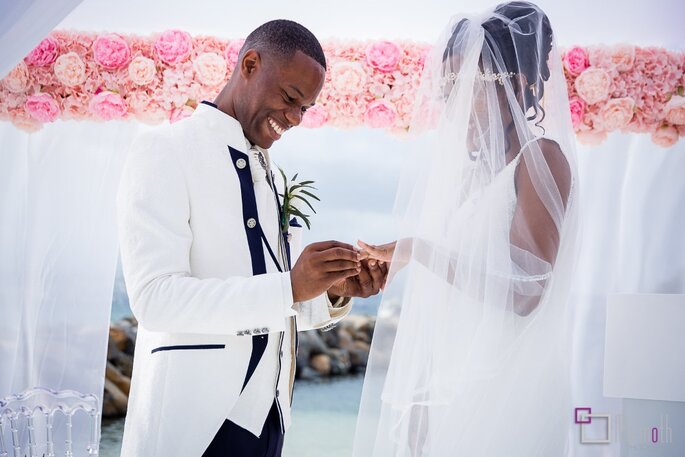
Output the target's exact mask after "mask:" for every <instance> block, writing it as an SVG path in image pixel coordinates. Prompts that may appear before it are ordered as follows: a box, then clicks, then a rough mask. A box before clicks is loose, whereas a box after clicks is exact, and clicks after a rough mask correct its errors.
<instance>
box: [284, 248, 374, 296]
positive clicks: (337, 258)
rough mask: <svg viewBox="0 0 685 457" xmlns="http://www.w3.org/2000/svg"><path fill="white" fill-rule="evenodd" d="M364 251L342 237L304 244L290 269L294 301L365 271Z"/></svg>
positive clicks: (314, 294) (320, 291) (319, 292)
mask: <svg viewBox="0 0 685 457" xmlns="http://www.w3.org/2000/svg"><path fill="white" fill-rule="evenodd" d="M361 259H362V255H361V254H360V253H359V252H357V251H356V250H355V249H354V247H353V246H352V245H350V244H345V243H341V242H339V241H323V242H320V243H313V244H310V245H309V246H307V247H306V248H304V251H302V254H300V257H299V258H298V259H297V262H296V263H295V266H294V267H293V269H292V270H291V271H290V282H291V284H292V289H293V301H294V302H296V303H297V302H302V301H307V300H311V299H312V298H315V297H318V296H319V295H321V294H323V293H324V292H326V291H327V290H328V289H330V288H331V286H332V285H333V284H335V283H337V282H338V281H345V279H346V278H349V277H351V276H356V275H357V274H359V272H360V271H362V265H361Z"/></svg>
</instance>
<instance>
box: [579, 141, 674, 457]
mask: <svg viewBox="0 0 685 457" xmlns="http://www.w3.org/2000/svg"><path fill="white" fill-rule="evenodd" d="M578 160H579V175H580V183H581V186H580V197H581V198H580V200H581V214H582V223H581V227H582V231H583V233H582V238H583V246H582V249H581V258H580V261H579V265H578V275H577V278H576V284H577V288H576V291H577V292H578V294H579V296H580V297H581V299H580V300H579V301H578V303H577V304H576V307H575V309H574V311H575V313H574V328H575V332H574V335H573V344H574V370H573V385H574V386H575V391H574V406H575V407H591V408H592V411H593V413H600V414H602V413H603V414H609V415H610V416H611V417H612V424H613V425H612V434H613V435H614V436H612V437H611V443H610V444H602V445H590V444H582V443H581V442H580V426H579V425H575V424H574V426H573V429H572V431H571V434H572V439H571V444H572V447H573V452H572V454H571V455H573V456H578V457H580V456H582V457H599V456H612V457H613V456H619V455H624V456H626V455H631V456H633V455H634V456H638V455H639V456H641V457H642V456H648V455H649V456H656V455H659V456H661V455H671V454H662V453H659V452H663V449H659V450H655V449H654V448H651V449H650V448H649V447H646V448H645V449H643V450H642V451H640V448H639V447H638V448H637V450H636V449H635V448H632V449H630V452H631V453H629V452H628V448H627V444H626V440H631V441H632V442H633V443H634V444H635V443H636V442H638V441H639V440H640V439H641V438H642V437H641V435H640V434H639V433H640V431H638V430H630V429H628V428H627V427H625V424H626V422H627V421H623V424H624V427H623V428H622V429H621V430H620V435H619V436H617V435H616V432H617V430H618V429H617V427H618V426H619V424H618V422H619V421H618V420H617V418H619V417H620V416H621V415H622V414H625V415H626V417H625V419H630V418H629V417H627V416H629V415H631V416H635V415H638V416H639V415H640V414H641V410H645V411H646V410H647V409H648V408H649V407H650V405H648V404H646V403H648V402H640V401H637V400H627V399H618V398H610V397H606V396H604V393H603V374H604V345H605V333H606V305H607V298H608V296H609V295H611V294H617V293H626V294H634V293H659V294H673V293H677V294H683V293H685V238H683V233H685V180H683V179H682V170H685V143H684V142H682V141H681V142H680V143H678V144H676V145H675V146H673V147H671V148H668V149H664V148H661V147H659V146H656V145H655V144H653V143H652V142H651V140H650V138H649V136H647V135H623V134H614V135H612V136H611V137H610V138H609V139H608V141H606V142H605V143H603V144H602V145H599V146H594V147H587V146H585V147H583V146H580V147H579V150H578ZM664 350H677V348H664ZM681 350H682V348H681ZM635 369H636V370H639V369H640V367H635ZM671 406H672V405H671ZM660 407H661V408H662V409H663V412H666V411H667V410H666V409H664V405H661V406H660ZM628 409H630V412H628V411H627V410H628ZM668 409H669V410H670V414H676V415H677V416H678V417H679V420H680V421H682V420H683V417H685V408H684V407H683V405H681V406H680V408H675V409H673V408H672V407H669V408H668ZM569 414H573V411H570V412H569ZM676 419H678V418H674V417H671V420H672V421H673V420H676ZM600 423H602V424H604V422H601V421H600ZM655 425H656V426H658V424H655ZM591 430H592V433H593V434H594V436H595V437H602V433H601V432H602V431H603V430H602V426H599V427H594V426H593V428H592V429H591ZM598 431H599V433H598ZM622 441H623V442H622ZM671 450H672V451H675V448H671ZM681 450H682V449H681ZM639 452H647V453H644V454H643V453H639ZM649 452H652V454H649ZM673 455H676V454H673Z"/></svg>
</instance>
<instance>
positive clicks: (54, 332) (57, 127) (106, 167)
mask: <svg viewBox="0 0 685 457" xmlns="http://www.w3.org/2000/svg"><path fill="white" fill-rule="evenodd" d="M136 130H137V127H136V125H135V124H132V123H108V124H93V123H75V122H65V123H63V122H57V123H55V124H51V125H49V126H46V128H45V129H43V130H42V131H40V132H37V133H34V134H30V135H29V134H26V133H24V132H21V131H18V130H16V129H15V128H14V127H13V126H11V125H10V124H0V138H2V161H3V166H2V167H0V220H1V221H2V224H0V252H1V253H2V255H0V316H1V318H0V364H1V367H2V369H0V398H2V397H5V396H7V395H9V394H12V393H19V392H21V391H23V390H25V389H28V388H32V387H37V386H41V387H47V388H50V389H54V390H64V389H71V390H76V391H79V392H82V393H90V394H95V395H97V397H98V398H100V399H102V392H103V388H104V368H105V359H106V352H107V338H108V325H109V315H110V305H111V302H112V290H113V284H114V274H115V268H116V263H117V254H118V243H117V237H116V229H115V208H114V195H115V193H116V188H117V184H118V179H119V175H120V170H121V167H122V165H123V160H124V158H125V155H126V148H127V147H128V143H129V141H130V139H131V137H132V135H133V133H134V132H135V131H136ZM6 431H7V430H6ZM74 432H75V433H76V437H77V438H76V440H75V449H78V452H81V453H83V452H85V443H86V440H87V437H88V435H87V432H88V428H87V423H86V422H85V421H84V422H77V423H75V430H74ZM57 436H58V435H57V434H56V435H55V437H56V438H57ZM6 438H8V437H7V436H6ZM23 438H24V439H26V437H25V436H24V437H23ZM56 441H58V440H57V439H56ZM5 442H6V443H8V442H11V441H9V440H6V441H5ZM77 455H79V454H77Z"/></svg>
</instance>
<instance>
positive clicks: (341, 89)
mask: <svg viewBox="0 0 685 457" xmlns="http://www.w3.org/2000/svg"><path fill="white" fill-rule="evenodd" d="M331 81H332V84H333V88H334V89H335V90H337V91H338V93H340V94H358V93H360V92H362V91H363V90H364V84H365V83H366V72H365V71H364V69H363V68H362V66H361V65H360V64H359V63H357V62H338V63H335V64H333V67H332V68H331Z"/></svg>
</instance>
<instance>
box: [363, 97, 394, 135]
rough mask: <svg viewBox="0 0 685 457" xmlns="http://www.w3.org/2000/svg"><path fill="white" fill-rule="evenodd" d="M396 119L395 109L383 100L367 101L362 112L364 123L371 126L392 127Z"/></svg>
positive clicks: (376, 127)
mask: <svg viewBox="0 0 685 457" xmlns="http://www.w3.org/2000/svg"><path fill="white" fill-rule="evenodd" d="M396 119H397V110H396V109H395V107H394V106H393V105H392V104H391V103H389V102H386V101H385V100H376V101H374V102H371V103H369V106H368V107H367V108H366V112H365V113H364V123H365V124H366V125H367V126H369V127H371V128H375V129H378V128H388V127H392V125H393V124H394V123H395V120H396Z"/></svg>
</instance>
